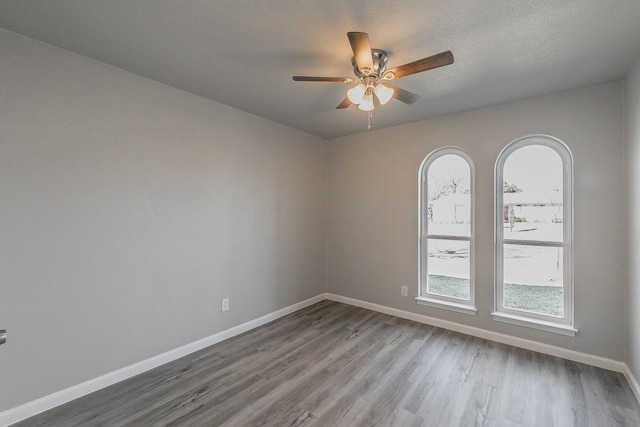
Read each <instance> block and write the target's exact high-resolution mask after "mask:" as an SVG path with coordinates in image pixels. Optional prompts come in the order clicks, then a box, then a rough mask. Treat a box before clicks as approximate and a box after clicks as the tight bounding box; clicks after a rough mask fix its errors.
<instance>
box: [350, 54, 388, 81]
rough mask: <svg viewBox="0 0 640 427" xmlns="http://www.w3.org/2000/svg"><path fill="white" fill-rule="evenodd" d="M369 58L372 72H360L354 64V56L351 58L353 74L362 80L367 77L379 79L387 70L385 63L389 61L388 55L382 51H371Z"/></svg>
mask: <svg viewBox="0 0 640 427" xmlns="http://www.w3.org/2000/svg"><path fill="white" fill-rule="evenodd" d="M371 57H372V59H373V70H369V72H367V70H360V69H358V64H356V58H355V56H354V57H353V58H351V64H353V72H354V74H355V75H356V76H357V77H358V78H359V79H363V78H364V77H367V76H372V77H380V76H381V75H382V74H383V73H384V71H385V69H386V68H387V61H388V60H389V53H387V52H386V51H384V50H382V49H371Z"/></svg>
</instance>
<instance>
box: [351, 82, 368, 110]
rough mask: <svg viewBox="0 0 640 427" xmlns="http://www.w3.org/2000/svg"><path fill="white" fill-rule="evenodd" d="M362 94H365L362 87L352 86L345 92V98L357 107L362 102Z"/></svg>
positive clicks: (361, 85) (360, 85)
mask: <svg viewBox="0 0 640 427" xmlns="http://www.w3.org/2000/svg"><path fill="white" fill-rule="evenodd" d="M364 93H365V87H364V85H363V84H359V85H358V86H354V87H352V88H351V89H349V90H348V91H347V98H349V101H351V102H353V103H354V104H356V105H358V104H360V103H361V102H362V97H363V96H364Z"/></svg>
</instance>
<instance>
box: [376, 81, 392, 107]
mask: <svg viewBox="0 0 640 427" xmlns="http://www.w3.org/2000/svg"><path fill="white" fill-rule="evenodd" d="M374 91H375V93H376V96H377V97H378V101H380V104H382V105H384V104H386V103H387V102H389V101H390V100H391V98H392V97H393V93H394V90H393V88H390V87H389V86H385V85H383V84H378V85H377V86H376V88H375V89H374Z"/></svg>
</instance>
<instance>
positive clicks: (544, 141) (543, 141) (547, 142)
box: [496, 134, 573, 178]
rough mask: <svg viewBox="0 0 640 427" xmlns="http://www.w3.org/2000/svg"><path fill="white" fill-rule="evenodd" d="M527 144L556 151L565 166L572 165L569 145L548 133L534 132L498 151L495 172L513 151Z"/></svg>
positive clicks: (569, 166)
mask: <svg viewBox="0 0 640 427" xmlns="http://www.w3.org/2000/svg"><path fill="white" fill-rule="evenodd" d="M527 146H542V147H549V148H550V149H552V150H554V151H555V152H556V153H558V155H559V156H560V159H561V160H562V163H563V164H564V166H565V167H568V168H572V166H573V156H572V154H571V151H570V150H569V147H567V145H566V144H565V143H564V142H562V141H561V140H559V139H558V138H555V137H553V136H550V135H542V134H536V135H527V136H523V137H521V138H518V139H516V140H514V141H512V142H511V143H509V144H508V145H507V146H506V147H505V148H504V149H503V150H502V151H501V152H500V155H498V159H497V161H496V173H497V172H499V170H500V169H502V167H503V166H504V162H505V161H506V160H507V158H508V157H509V156H510V155H511V154H512V153H513V152H514V151H516V150H519V149H520V148H523V147H527ZM532 160H533V159H532ZM571 178H573V177H571Z"/></svg>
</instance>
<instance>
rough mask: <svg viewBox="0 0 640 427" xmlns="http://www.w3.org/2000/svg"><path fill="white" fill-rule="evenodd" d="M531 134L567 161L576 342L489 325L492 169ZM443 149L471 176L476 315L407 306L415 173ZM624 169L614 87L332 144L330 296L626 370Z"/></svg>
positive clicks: (413, 279)
mask: <svg viewBox="0 0 640 427" xmlns="http://www.w3.org/2000/svg"><path fill="white" fill-rule="evenodd" d="M407 108H409V107H407ZM411 108H420V104H418V105H415V106H413V107H411ZM381 114H382V113H381ZM374 119H375V115H374ZM374 123H375V121H374ZM533 133H543V134H549V135H553V136H555V137H557V138H560V139H561V140H562V141H564V142H565V143H566V144H567V145H568V146H569V148H570V149H571V151H572V153H573V156H574V171H575V192H574V196H575V197H574V200H575V223H574V228H575V276H574V277H575V325H576V326H577V328H578V329H579V331H580V332H579V334H578V335H577V336H576V337H575V338H573V337H566V336H560V335H555V334H552V333H548V332H543V331H538V330H533V329H529V328H523V327H518V326H514V325H508V324H503V323H498V322H494V321H493V320H492V318H491V315H490V313H491V311H492V309H493V210H494V209H493V188H494V187H493V175H494V164H495V160H496V158H497V156H498V154H499V153H500V150H502V148H504V146H505V145H507V144H508V143H509V142H511V141H512V140H514V139H516V138H518V137H520V136H523V135H527V134H533ZM442 145H455V146H458V147H461V148H463V149H464V150H466V151H467V153H468V154H469V155H470V156H471V158H472V159H473V161H474V163H475V168H476V221H477V222H476V244H475V249H476V251H477V252H476V254H477V256H476V301H477V307H478V314H477V315H476V316H469V315H465V314H459V313H453V312H450V311H444V310H442V309H437V308H431V307H425V306H418V305H417V304H416V303H415V301H414V300H413V297H415V296H416V295H417V280H418V279H417V271H418V265H417V264H418V255H417V236H418V234H417V233H418V217H417V211H418V206H417V202H418V179H417V174H418V167H419V166H420V163H421V162H422V160H423V159H424V158H425V156H426V155H427V154H429V153H430V152H431V151H432V150H433V149H435V148H437V147H439V146H442ZM622 165H623V85H622V84H621V83H611V84H606V85H601V86H596V87H590V88H585V89H581V90H576V91H571V92H566V93H560V94H556V95H551V96H545V97H540V98H534V99H529V100H524V101H521V102H515V103H511V104H506V105H500V106H496V107H493V108H487V109H482V110H475V111H470V112H467V113H463V114H458V115H452V116H445V117H440V118H436V119H432V120H427V121H422V122H418V123H412V124H408V125H403V126H399V127H395V128H388V129H382V130H378V131H370V132H366V133H362V134H358V135H353V136H349V137H344V138H339V139H335V140H332V141H330V144H329V173H328V177H329V178H328V179H329V181H328V182H329V184H328V193H327V194H328V220H327V224H328V256H329V260H328V291H329V292H332V293H336V294H339V295H344V296H347V297H352V298H357V299H360V300H365V301H369V302H373V303H377V304H382V305H386V306H390V307H394V308H398V309H402V310H407V311H410V312H415V313H420V314H424V315H428V316H434V317H438V318H441V319H445V320H450V321H454V322H458V323H462V324H467V325H472V326H475V327H479V328H483V329H486V330H490V331H496V332H501V333H506V334H510V335H514V336H518V337H522V338H526V339H532V340H536V341H539V342H542V343H547V344H551V345H556V346H560V347H564V348H568V349H573V350H577V351H581V352H585V353H590V354H594V355H598V356H603V357H608V358H612V359H615V360H623V358H624V340H625V337H624V327H625V318H624V288H625V274H624V265H625V251H624V243H623V242H624V241H625V233H624V231H625V224H624V221H621V220H620V214H621V212H623V209H624V206H625V193H624V187H625V185H624V177H623V170H622ZM401 285H407V286H409V288H410V297H408V298H407V297H401V296H400V286H401Z"/></svg>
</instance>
